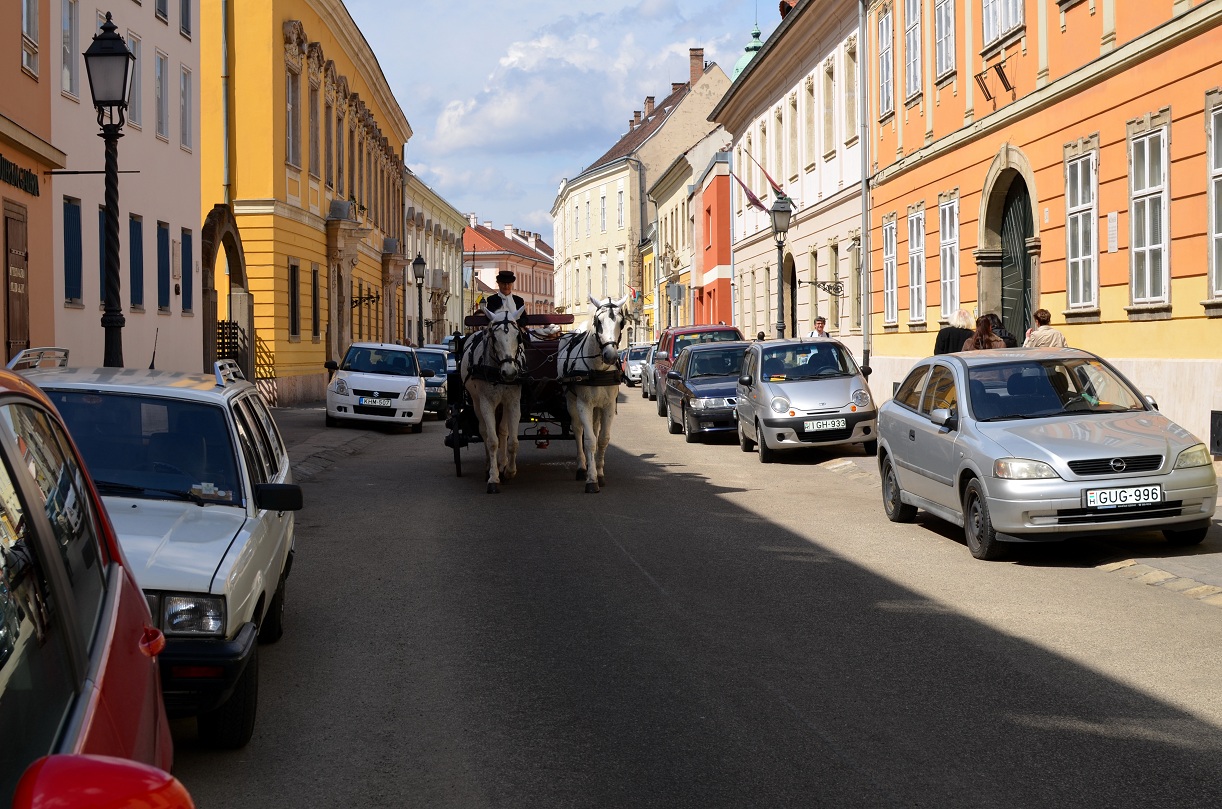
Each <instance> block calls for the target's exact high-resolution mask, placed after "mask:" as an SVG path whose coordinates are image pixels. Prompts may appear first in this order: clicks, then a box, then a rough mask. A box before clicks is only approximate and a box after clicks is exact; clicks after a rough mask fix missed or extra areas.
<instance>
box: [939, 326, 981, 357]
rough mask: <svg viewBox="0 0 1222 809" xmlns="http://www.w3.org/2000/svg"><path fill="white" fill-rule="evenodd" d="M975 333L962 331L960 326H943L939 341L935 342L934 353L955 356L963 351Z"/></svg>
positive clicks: (971, 330) (940, 330) (968, 330)
mask: <svg viewBox="0 0 1222 809" xmlns="http://www.w3.org/2000/svg"><path fill="white" fill-rule="evenodd" d="M975 333H976V332H975V330H973V329H961V328H959V327H958V326H943V327H942V328H941V329H939V330H938V339H936V340H934V343H933V353H935V354H953V353H955V352H956V351H962V350H963V343H964V341H966V340H968V339H969V338H970V337H971V336H972V335H973V334H975Z"/></svg>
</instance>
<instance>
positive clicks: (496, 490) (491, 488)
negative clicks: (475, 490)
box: [488, 483, 501, 494]
mask: <svg viewBox="0 0 1222 809" xmlns="http://www.w3.org/2000/svg"><path fill="white" fill-rule="evenodd" d="M500 492H501V487H500V486H497V485H496V484H495V483H489V484H488V494H500Z"/></svg>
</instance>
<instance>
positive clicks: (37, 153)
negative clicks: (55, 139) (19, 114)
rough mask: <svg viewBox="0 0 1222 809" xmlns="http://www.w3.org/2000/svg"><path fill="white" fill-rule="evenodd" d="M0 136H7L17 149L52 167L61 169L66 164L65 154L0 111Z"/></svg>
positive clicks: (66, 157)
mask: <svg viewBox="0 0 1222 809" xmlns="http://www.w3.org/2000/svg"><path fill="white" fill-rule="evenodd" d="M0 137H3V138H7V139H8V141H9V143H11V144H13V148H14V149H16V150H17V151H19V152H21V153H22V154H24V155H26V156H27V157H32V158H34V159H35V160H38V161H40V162H42V163H43V164H45V165H48V166H50V167H51V168H53V169H62V168H63V167H64V166H66V165H68V155H67V154H65V153H64V152H61V151H60V150H59V149H56V148H55V147H54V146H52V145H51V144H50V143H48V142H47V141H45V140H43V139H42V138H40V137H38V136H37V135H35V134H34V133H33V132H31V131H30V130H28V129H26V128H25V127H24V126H22V125H21V124H19V123H17V122H16V121H14V120H13V119H12V118H9V117H8V116H6V115H4V114H3V113H0Z"/></svg>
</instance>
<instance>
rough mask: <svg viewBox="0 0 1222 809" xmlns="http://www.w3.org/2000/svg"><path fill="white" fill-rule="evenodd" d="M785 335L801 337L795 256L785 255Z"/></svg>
mask: <svg viewBox="0 0 1222 809" xmlns="http://www.w3.org/2000/svg"><path fill="white" fill-rule="evenodd" d="M784 276H785V334H786V336H788V337H800V336H801V335H800V334H798V272H797V268H796V267H795V266H794V262H793V254H792V253H786V254H785V272H784Z"/></svg>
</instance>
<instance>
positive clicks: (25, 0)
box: [21, 0, 39, 76]
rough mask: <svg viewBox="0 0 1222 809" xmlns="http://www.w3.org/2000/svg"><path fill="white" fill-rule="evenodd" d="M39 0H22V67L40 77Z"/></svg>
mask: <svg viewBox="0 0 1222 809" xmlns="http://www.w3.org/2000/svg"><path fill="white" fill-rule="evenodd" d="M38 10H39V0H21V67H22V69H23V70H26V71H28V72H29V73H31V74H32V75H34V76H37V75H38Z"/></svg>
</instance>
